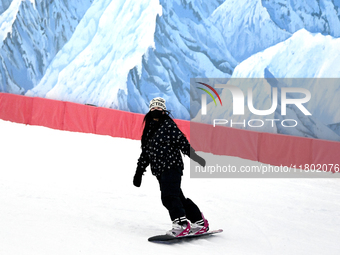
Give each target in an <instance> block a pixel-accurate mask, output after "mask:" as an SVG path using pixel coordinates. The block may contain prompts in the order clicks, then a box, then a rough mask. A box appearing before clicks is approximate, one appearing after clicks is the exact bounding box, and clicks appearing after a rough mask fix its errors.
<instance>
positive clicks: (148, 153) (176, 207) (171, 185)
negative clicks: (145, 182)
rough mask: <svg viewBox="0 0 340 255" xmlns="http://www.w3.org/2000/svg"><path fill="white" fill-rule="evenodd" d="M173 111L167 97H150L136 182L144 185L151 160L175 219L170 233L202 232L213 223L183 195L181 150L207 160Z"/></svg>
mask: <svg viewBox="0 0 340 255" xmlns="http://www.w3.org/2000/svg"><path fill="white" fill-rule="evenodd" d="M169 114H170V112H169V111H167V109H166V105H165V100H164V99H163V98H161V97H157V98H154V99H152V100H151V101H150V105H149V112H148V113H147V114H146V115H145V117H144V121H143V123H144V130H143V134H142V139H141V143H142V146H141V148H142V152H141V154H140V157H139V159H138V163H137V169H136V173H135V175H134V178H133V184H134V185H135V186H136V187H140V185H141V182H142V176H143V173H144V172H145V171H146V170H145V168H146V167H147V166H148V165H149V164H150V166H151V172H152V174H153V175H155V176H156V177H157V179H158V182H159V185H160V190H161V200H162V204H163V205H164V206H165V207H166V208H167V210H168V211H169V214H170V218H171V220H172V229H171V230H169V231H167V234H168V235H172V236H176V237H180V236H185V235H188V234H190V235H198V234H202V233H205V232H207V231H208V230H209V224H208V221H207V220H206V219H205V218H204V216H203V214H202V213H201V211H200V209H199V208H198V207H197V205H196V204H195V203H194V202H193V201H192V200H190V199H189V198H185V196H184V195H183V192H182V189H181V178H182V174H183V168H184V165H183V160H182V156H181V154H180V151H182V153H183V154H185V155H188V156H189V157H190V158H191V159H192V160H194V161H196V162H197V163H199V164H200V165H201V166H203V167H204V166H205V160H204V159H203V158H202V157H200V156H199V155H197V154H196V152H195V150H194V149H193V148H192V147H191V146H190V144H189V142H188V140H187V138H186V137H185V136H184V134H183V133H182V132H181V131H180V129H179V128H178V127H177V125H176V123H175V122H174V121H173V119H172V118H171V117H170V116H169Z"/></svg>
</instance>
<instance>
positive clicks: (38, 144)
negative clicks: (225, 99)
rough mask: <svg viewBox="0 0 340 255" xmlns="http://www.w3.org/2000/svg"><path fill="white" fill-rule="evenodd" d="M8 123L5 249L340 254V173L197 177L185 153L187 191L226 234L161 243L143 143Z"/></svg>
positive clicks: (158, 208)
mask: <svg viewBox="0 0 340 255" xmlns="http://www.w3.org/2000/svg"><path fill="white" fill-rule="evenodd" d="M0 130H1V132H0V141H1V148H0V155H1V161H0V204H1V210H0V226H1V231H0V240H1V246H0V254H6V255H11V254H13V255H17V254H26V255H28V254H34V255H39V254H43V255H46V254H49V255H52V254H58V255H59V254H72V255H73V254H102V255H103V254H162V255H166V254H238V255H239V254H261V255H263V254H268V255H272V254H308V255H311V254H328V255H331V254H334V255H337V254H340V244H339V240H340V232H339V229H340V201H339V197H340V179H333V178H332V179H327V178H325V179H228V178H225V179H194V178H190V173H189V167H188V165H189V163H190V162H189V159H188V157H185V166H186V169H185V173H184V177H183V183H182V188H183V191H184V193H185V194H186V196H188V197H190V198H191V199H193V200H194V201H195V202H196V203H197V204H198V205H199V207H200V208H201V209H202V211H203V212H204V214H205V216H206V217H207V218H208V220H209V222H210V227H211V229H218V228H222V229H224V232H223V233H222V234H218V235H216V236H212V237H210V238H201V239H196V240H191V241H183V242H180V243H177V244H172V245H164V244H154V243H150V242H148V241H147V238H148V237H150V236H152V235H157V234H162V233H164V232H165V231H166V230H168V229H169V228H170V227H171V224H170V220H169V217H168V213H167V211H166V210H165V209H164V208H163V206H162V204H161V201H160V192H159V187H158V183H157V180H156V179H155V177H153V176H152V175H151V173H150V170H149V169H148V171H147V173H146V174H145V175H144V177H143V182H142V186H141V187H140V188H136V187H134V186H133V185H132V177H133V174H134V171H135V169H136V163H137V159H138V157H139V154H140V141H135V140H129V139H123V138H112V137H109V136H99V135H93V134H83V133H72V132H66V131H58V130H52V129H48V128H45V127H37V126H25V125H22V124H15V123H11V122H7V121H2V120H0ZM199 154H200V155H202V156H203V157H204V156H205V154H204V153H199ZM240 160H241V159H239V158H234V157H227V156H226V157H225V161H226V162H229V163H233V162H235V161H237V162H240ZM241 161H242V160H241Z"/></svg>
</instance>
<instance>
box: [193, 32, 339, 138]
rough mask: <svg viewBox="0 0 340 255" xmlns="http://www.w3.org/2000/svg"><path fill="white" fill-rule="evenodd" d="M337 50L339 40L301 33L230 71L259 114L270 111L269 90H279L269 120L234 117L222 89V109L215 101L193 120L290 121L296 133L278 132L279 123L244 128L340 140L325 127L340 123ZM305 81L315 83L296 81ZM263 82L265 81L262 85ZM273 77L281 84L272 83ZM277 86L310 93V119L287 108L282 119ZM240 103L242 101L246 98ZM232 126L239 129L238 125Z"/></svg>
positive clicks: (233, 81) (249, 115)
mask: <svg viewBox="0 0 340 255" xmlns="http://www.w3.org/2000/svg"><path fill="white" fill-rule="evenodd" d="M339 48H340V39H339V38H333V37H331V36H324V35H321V34H313V33H310V32H308V31H307V30H305V29H301V30H299V31H298V32H296V33H295V34H294V35H293V36H292V37H290V38H289V39H287V40H286V41H284V42H281V43H278V44H276V45H275V46H272V47H270V48H268V49H266V50H264V51H262V52H259V53H257V54H255V55H253V56H251V57H249V58H248V59H246V60H245V61H243V62H242V63H241V64H239V65H238V66H237V67H236V68H235V70H234V73H233V75H232V77H231V80H230V83H231V84H233V85H235V86H238V87H239V88H241V89H242V91H243V93H244V95H245V96H246V95H247V89H248V87H251V88H252V91H253V102H254V107H255V109H260V110H265V109H269V108H270V107H271V105H272V89H273V87H276V88H278V98H279V102H278V106H279V107H278V108H277V111H276V112H274V113H272V114H271V115H266V116H258V115H255V114H252V113H251V112H250V111H246V112H245V115H239V116H234V115H233V106H232V102H233V101H232V96H231V93H230V92H229V90H228V89H224V90H223V91H222V93H220V95H221V99H222V102H223V104H224V106H223V108H222V107H219V106H217V107H216V106H215V105H214V102H211V103H209V104H208V105H207V109H208V113H207V115H206V116H201V113H200V112H199V113H198V115H197V116H196V117H195V119H194V120H195V121H199V122H204V123H209V124H212V122H213V119H231V118H232V119H233V121H236V122H242V121H243V120H244V119H246V121H248V120H250V119H262V120H265V119H280V120H283V119H294V120H297V121H298V126H297V128H282V125H280V124H278V122H276V123H275V125H273V127H272V125H271V124H270V123H269V125H265V126H263V127H262V128H251V127H249V126H246V127H245V128H246V129H252V130H255V131H261V132H271V133H281V134H289V135H295V136H302V137H312V138H319V139H326V140H333V141H340V136H339V135H338V134H337V133H335V132H333V130H332V129H330V128H329V127H328V125H329V124H334V123H338V122H340V111H339V107H338V106H339V101H338V98H340V87H339V79H338V77H340V68H339V65H338V64H337V63H339V62H340V55H339V54H334V52H337V51H338V49H339ZM306 77H314V78H310V79H300V78H306ZM245 78H249V79H250V80H251V79H253V81H252V82H244V80H245ZM257 78H260V79H257ZM261 78H262V79H261ZM265 78H266V79H267V78H268V79H269V80H268V81H266V80H265ZM275 78H276V79H278V80H279V81H280V82H278V83H275V84H273V83H272V84H271V81H273V79H275ZM243 79H244V80H243ZM270 80H271V81H270ZM282 87H298V88H305V89H307V90H308V91H309V92H310V93H311V100H309V102H308V103H305V104H304V106H305V107H306V109H308V111H309V112H310V113H311V114H312V116H305V115H303V114H302V112H301V111H300V110H299V109H297V108H296V107H289V109H288V110H287V115H286V116H283V115H281V110H280V105H281V103H280V98H281V94H280V90H281V88H282ZM325 98H327V100H325ZM245 100H247V96H246V99H245ZM245 102H246V101H245ZM235 127H237V128H244V127H243V126H242V125H238V126H235Z"/></svg>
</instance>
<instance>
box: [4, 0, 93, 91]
mask: <svg viewBox="0 0 340 255" xmlns="http://www.w3.org/2000/svg"><path fill="white" fill-rule="evenodd" d="M92 1H93V0H72V1H71V0H55V1H45V0H13V1H12V3H11V5H10V6H9V7H8V8H7V10H6V11H5V12H3V13H2V14H0V91H2V92H9V93H13V94H24V93H25V92H26V91H27V90H29V89H31V88H33V87H34V86H36V85H37V83H38V82H39V81H40V80H41V78H42V77H43V75H44V73H45V71H46V69H47V66H48V65H49V64H50V63H51V61H52V59H53V58H54V56H55V55H56V54H57V52H58V51H59V50H60V49H61V48H62V47H63V46H64V44H65V43H66V42H67V41H68V40H69V39H70V38H71V36H72V34H73V32H74V30H75V28H76V26H77V25H78V23H79V21H80V19H81V18H82V17H83V15H84V13H85V12H86V10H87V8H88V7H89V6H90V5H91V3H92ZM2 2H3V3H5V4H6V1H2ZM7 3H8V2H7ZM4 6H5V5H4Z"/></svg>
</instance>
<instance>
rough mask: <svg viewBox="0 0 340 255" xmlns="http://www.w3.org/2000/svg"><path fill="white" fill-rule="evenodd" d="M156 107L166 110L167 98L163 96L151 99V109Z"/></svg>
mask: <svg viewBox="0 0 340 255" xmlns="http://www.w3.org/2000/svg"><path fill="white" fill-rule="evenodd" d="M154 107H160V108H162V109H163V110H164V111H166V106H165V99H164V98H161V97H156V98H154V99H152V100H151V101H150V104H149V110H151V109H152V108H154Z"/></svg>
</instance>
